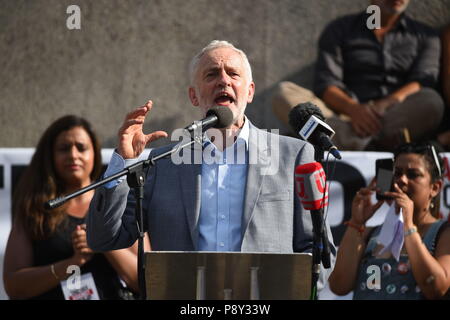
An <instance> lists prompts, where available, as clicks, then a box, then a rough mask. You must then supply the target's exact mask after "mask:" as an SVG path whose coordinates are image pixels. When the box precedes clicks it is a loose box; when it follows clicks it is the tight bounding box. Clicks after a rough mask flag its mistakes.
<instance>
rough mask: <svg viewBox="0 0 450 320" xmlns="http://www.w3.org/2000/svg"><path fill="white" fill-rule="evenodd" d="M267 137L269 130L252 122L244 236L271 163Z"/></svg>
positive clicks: (243, 224) (243, 223)
mask: <svg viewBox="0 0 450 320" xmlns="http://www.w3.org/2000/svg"><path fill="white" fill-rule="evenodd" d="M247 120H248V119H247ZM267 139H268V134H267V132H265V131H264V130H260V129H258V128H256V127H255V126H254V125H252V123H250V134H249V139H248V141H249V142H248V154H249V164H248V172H247V184H246V187H245V200H244V214H243V217H242V236H244V234H245V232H246V230H247V228H248V225H249V222H250V220H251V218H252V216H253V210H254V208H255V204H256V201H257V200H258V197H259V194H260V193H261V186H262V184H263V181H264V177H265V172H266V171H267V169H268V167H269V164H270V158H269V156H268V146H269V142H268V141H267Z"/></svg>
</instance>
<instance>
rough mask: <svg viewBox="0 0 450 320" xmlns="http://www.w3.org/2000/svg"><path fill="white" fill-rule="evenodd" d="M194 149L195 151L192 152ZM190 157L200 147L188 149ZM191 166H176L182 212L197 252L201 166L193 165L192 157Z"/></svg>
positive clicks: (184, 164) (185, 164) (192, 158)
mask: <svg viewBox="0 0 450 320" xmlns="http://www.w3.org/2000/svg"><path fill="white" fill-rule="evenodd" d="M194 149H196V150H195V151H194ZM190 151H191V152H192V155H193V154H194V152H198V151H200V152H201V146H200V149H199V150H198V149H197V147H193V148H191V149H190ZM191 160H192V164H188V163H182V164H180V165H178V166H177V169H178V170H179V175H178V176H179V177H180V187H181V195H182V199H183V204H184V211H185V213H186V219H187V222H188V226H189V230H190V232H191V238H192V243H193V245H194V249H195V250H197V243H198V218H199V216H200V205H201V185H202V184H201V174H202V165H201V164H198V163H194V157H193V156H192V157H191Z"/></svg>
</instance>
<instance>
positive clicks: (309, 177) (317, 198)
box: [295, 162, 328, 210]
mask: <svg viewBox="0 0 450 320" xmlns="http://www.w3.org/2000/svg"><path fill="white" fill-rule="evenodd" d="M325 183H326V177H325V171H324V170H323V167H322V165H321V164H320V163H319V162H311V163H306V164H302V165H300V166H297V168H295V188H296V192H297V195H298V196H299V197H300V199H301V202H302V205H303V208H305V209H306V210H319V209H321V208H324V207H326V206H327V205H328V185H325ZM324 193H325V197H324Z"/></svg>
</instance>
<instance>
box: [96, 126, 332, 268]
mask: <svg viewBox="0 0 450 320" xmlns="http://www.w3.org/2000/svg"><path fill="white" fill-rule="evenodd" d="M172 147H173V146H165V147H161V148H157V149H154V150H152V151H151V153H150V157H152V156H155V155H158V154H161V153H163V152H165V151H167V150H169V149H170V148H172ZM248 148H249V166H248V176H247V184H246V188H245V203H244V212H243V215H242V222H243V223H242V247H241V251H243V252H278V253H291V252H311V247H312V236H313V231H312V223H311V217H310V214H309V212H308V211H305V210H304V209H303V208H302V206H301V203H300V201H299V199H298V197H297V196H296V195H295V192H294V170H295V166H296V165H299V164H303V163H308V162H313V161H314V148H313V147H312V145H311V144H309V143H306V142H304V141H301V140H298V139H294V138H290V137H285V136H280V135H275V134H271V133H268V132H266V131H264V130H260V129H258V128H256V127H255V126H253V125H252V124H251V123H250V134H249V146H248ZM200 152H201V150H200ZM188 158H189V157H188ZM200 188H201V164H178V165H177V164H174V162H173V161H172V160H171V158H168V159H163V160H160V161H158V162H157V163H156V165H155V166H154V167H151V168H150V169H149V171H148V175H147V181H146V184H145V198H144V203H143V210H144V216H145V220H146V222H145V226H146V230H147V231H148V232H149V236H150V239H151V245H152V250H157V251H160V250H161V251H196V250H197V243H198V238H199V234H198V221H199V215H200V204H201V199H200V195H201V190H200ZM128 193H129V187H128V185H127V183H126V181H124V182H122V183H120V184H119V185H118V186H117V187H115V188H112V189H106V188H99V189H97V191H96V193H95V196H94V198H93V200H92V202H91V205H90V209H89V215H88V220H87V239H88V244H89V246H90V247H91V248H92V249H93V250H95V251H106V250H112V249H119V248H125V247H129V246H130V245H132V244H133V243H134V242H135V241H136V239H137V237H138V231H137V227H136V220H135V213H134V207H135V201H134V195H133V194H132V192H130V195H131V196H130V197H128V198H127V196H128ZM326 226H327V228H328V235H329V236H330V238H331V232H330V229H329V225H328V223H326ZM331 242H332V239H331ZM331 244H332V243H331ZM332 252H333V253H335V248H334V246H333V244H332ZM332 260H333V261H334V257H333V259H332Z"/></svg>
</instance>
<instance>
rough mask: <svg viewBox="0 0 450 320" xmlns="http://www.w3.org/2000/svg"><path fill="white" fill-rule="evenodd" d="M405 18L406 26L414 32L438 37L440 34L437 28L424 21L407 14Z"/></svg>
mask: <svg viewBox="0 0 450 320" xmlns="http://www.w3.org/2000/svg"><path fill="white" fill-rule="evenodd" d="M403 19H404V20H405V22H406V28H407V29H408V31H410V32H414V33H416V34H422V35H424V36H428V37H430V36H432V37H437V36H438V31H437V29H435V28H433V27H431V26H430V25H428V24H426V23H424V22H421V21H418V20H415V19H413V18H411V17H409V16H408V15H406V14H405V16H404V17H403Z"/></svg>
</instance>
